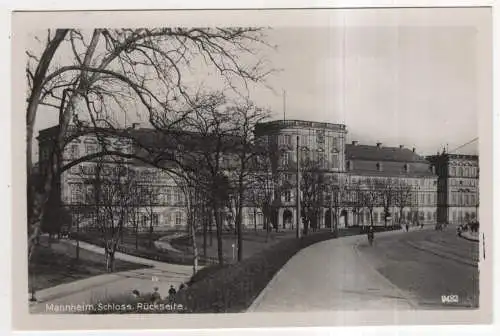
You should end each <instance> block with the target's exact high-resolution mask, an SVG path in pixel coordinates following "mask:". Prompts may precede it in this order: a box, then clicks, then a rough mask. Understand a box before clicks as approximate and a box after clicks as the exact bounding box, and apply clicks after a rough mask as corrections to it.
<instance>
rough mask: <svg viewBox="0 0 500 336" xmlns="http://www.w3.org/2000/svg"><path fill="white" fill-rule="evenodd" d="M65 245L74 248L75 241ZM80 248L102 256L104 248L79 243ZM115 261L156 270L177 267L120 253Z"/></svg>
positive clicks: (117, 253)
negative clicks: (150, 267) (151, 267)
mask: <svg viewBox="0 0 500 336" xmlns="http://www.w3.org/2000/svg"><path fill="white" fill-rule="evenodd" d="M66 243H68V244H71V245H73V246H76V241H74V240H68V241H66ZM80 248H82V249H84V250H88V251H92V252H95V253H99V254H102V255H104V247H100V246H96V245H92V244H89V243H86V242H82V241H80ZM115 259H119V260H123V261H128V262H133V263H136V264H142V265H148V266H153V267H158V268H165V267H166V268H169V267H171V266H179V265H176V264H169V263H165V262H161V261H156V260H151V259H146V258H141V257H136V256H133V255H129V254H125V253H122V252H116V253H115Z"/></svg>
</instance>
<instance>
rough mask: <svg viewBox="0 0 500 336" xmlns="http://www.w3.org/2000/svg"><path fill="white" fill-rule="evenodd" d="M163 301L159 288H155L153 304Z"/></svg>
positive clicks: (152, 296) (152, 298) (152, 297)
mask: <svg viewBox="0 0 500 336" xmlns="http://www.w3.org/2000/svg"><path fill="white" fill-rule="evenodd" d="M160 301H161V294H160V292H159V291H158V287H155V288H153V294H151V302H152V303H158V302H160Z"/></svg>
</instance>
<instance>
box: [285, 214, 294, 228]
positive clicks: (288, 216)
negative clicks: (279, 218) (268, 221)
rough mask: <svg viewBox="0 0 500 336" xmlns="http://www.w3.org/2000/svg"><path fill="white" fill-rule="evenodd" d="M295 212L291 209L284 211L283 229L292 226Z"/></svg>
mask: <svg viewBox="0 0 500 336" xmlns="http://www.w3.org/2000/svg"><path fill="white" fill-rule="evenodd" d="M292 219H293V214H292V212H291V211H290V210H288V209H286V210H285V211H283V229H285V228H287V227H290V228H291V227H292Z"/></svg>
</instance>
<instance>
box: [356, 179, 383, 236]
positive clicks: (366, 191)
mask: <svg viewBox="0 0 500 336" xmlns="http://www.w3.org/2000/svg"><path fill="white" fill-rule="evenodd" d="M359 204H360V206H361V207H362V208H366V209H367V210H368V212H369V213H370V225H372V226H373V210H374V208H376V207H378V206H379V205H380V204H381V197H380V190H379V189H378V186H377V181H376V179H374V178H367V179H366V180H365V181H363V182H362V183H360V190H359Z"/></svg>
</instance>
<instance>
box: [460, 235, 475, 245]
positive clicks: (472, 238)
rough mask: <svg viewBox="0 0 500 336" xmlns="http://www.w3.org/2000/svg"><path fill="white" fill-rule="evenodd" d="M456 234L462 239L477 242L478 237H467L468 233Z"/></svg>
mask: <svg viewBox="0 0 500 336" xmlns="http://www.w3.org/2000/svg"><path fill="white" fill-rule="evenodd" d="M458 236H459V237H460V238H462V239H465V240H468V241H471V242H476V243H479V238H474V237H468V235H463V234H462V233H460V234H459V235H458Z"/></svg>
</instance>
